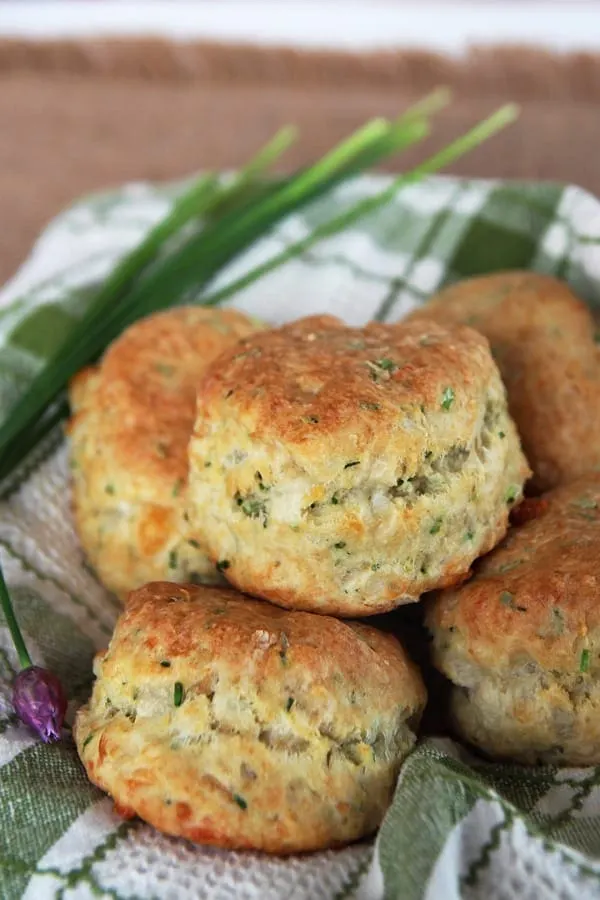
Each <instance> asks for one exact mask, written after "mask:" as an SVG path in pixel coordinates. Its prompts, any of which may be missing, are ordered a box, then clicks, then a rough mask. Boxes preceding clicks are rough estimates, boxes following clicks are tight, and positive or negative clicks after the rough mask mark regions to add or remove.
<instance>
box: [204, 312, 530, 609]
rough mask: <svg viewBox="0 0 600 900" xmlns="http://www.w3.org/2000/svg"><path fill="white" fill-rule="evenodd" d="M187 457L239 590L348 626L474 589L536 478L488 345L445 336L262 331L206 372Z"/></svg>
mask: <svg viewBox="0 0 600 900" xmlns="http://www.w3.org/2000/svg"><path fill="white" fill-rule="evenodd" d="M189 452H190V476H189V494H188V499H189V510H188V516H189V519H190V525H191V527H192V531H193V533H194V534H196V535H197V536H198V539H199V540H202V541H203V542H205V543H206V546H207V547H208V548H209V552H210V554H211V556H212V557H213V558H214V559H217V560H219V561H220V564H221V566H222V567H223V568H224V574H225V575H226V577H227V578H228V579H229V581H230V582H231V583H233V584H234V585H235V586H236V587H238V588H239V589H240V590H242V591H244V592H246V593H249V594H253V595H256V596H260V597H264V598H266V599H268V600H272V601H273V602H275V603H277V604H280V605H282V606H286V607H290V608H296V609H305V610H308V611H316V612H322V613H332V614H338V615H341V616H349V617H356V616H365V615H372V614H375V613H379V612H384V611H385V610H389V609H392V608H394V607H395V606H398V605H400V604H402V603H407V602H411V601H414V600H417V599H418V598H419V596H420V595H421V594H422V593H423V592H424V591H427V590H431V589H432V588H436V587H440V586H444V585H449V584H454V583H456V582H460V581H461V580H462V579H464V578H465V577H466V575H467V574H468V572H469V567H470V565H471V563H472V562H473V560H474V559H475V558H476V557H477V556H479V555H480V554H482V553H485V552H486V551H487V550H490V549H491V548H492V547H493V546H494V545H495V544H496V543H497V542H498V541H499V540H500V539H501V538H502V536H503V535H504V533H505V530H506V527H507V519H508V511H509V509H510V506H511V504H514V503H517V502H518V501H519V499H520V497H521V492H522V486H523V483H524V481H525V479H526V477H527V476H528V475H529V470H528V467H527V464H526V462H525V459H524V457H523V454H522V453H521V450H520V446H519V440H518V436H517V433H516V430H515V427H514V425H513V423H512V421H511V419H510V418H509V416H508V413H507V409H506V398H505V393H504V388H503V386H502V382H501V380H500V376H499V373H498V370H497V369H496V366H495V365H494V362H493V360H492V358H491V355H490V353H489V348H488V345H487V341H486V340H485V339H484V338H482V337H481V336H480V335H479V334H477V333H476V332H475V331H473V330H471V329H469V328H464V327H452V328H447V327H444V326H441V325H438V324H436V323H433V322H429V323H426V324H425V325H423V324H421V323H413V324H409V325H404V324H400V325H394V326H391V325H381V324H378V323H372V324H370V325H368V326H366V327H365V328H349V327H347V326H345V325H344V324H343V323H342V322H340V321H339V320H338V319H334V318H332V317H328V316H327V317H313V318H309V319H303V320H299V321H298V322H295V323H293V324H291V325H286V326H284V327H282V328H280V329H277V330H272V331H269V332H264V333H262V334H261V333H257V334H255V335H251V336H250V337H249V338H247V339H245V340H244V341H243V342H242V344H241V345H240V346H239V347H237V348H235V349H234V350H231V351H228V352H226V353H225V354H223V356H222V357H221V358H220V359H219V362H218V365H216V366H212V367H211V368H210V369H209V371H208V372H207V375H206V378H205V380H204V382H203V388H202V395H201V396H200V397H199V400H198V416H197V420H196V425H195V431H194V436H193V438H192V440H191V442H190V451H189Z"/></svg>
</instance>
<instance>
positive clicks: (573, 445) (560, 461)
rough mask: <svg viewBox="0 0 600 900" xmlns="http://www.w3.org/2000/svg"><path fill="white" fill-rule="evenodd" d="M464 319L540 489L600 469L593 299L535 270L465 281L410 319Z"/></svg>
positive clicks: (599, 363)
mask: <svg viewBox="0 0 600 900" xmlns="http://www.w3.org/2000/svg"><path fill="white" fill-rule="evenodd" d="M432 318H433V319H434V320H435V321H439V322H442V323H446V324H450V323H458V322H462V323H464V324H467V325H471V326H472V327H473V328H476V329H477V330H478V331H480V332H481V333H482V334H484V335H485V336H486V337H487V338H488V340H489V341H490V344H491V346H492V352H493V354H494V357H495V359H496V362H497V364H498V368H499V369H500V373H501V375H502V378H503V380H504V384H505V385H506V390H507V394H508V404H509V409H510V413H511V415H512V417H513V418H514V420H515V423H516V425H517V428H518V430H519V434H520V436H521V440H522V442H523V449H524V450H525V454H526V456H527V459H528V460H529V463H530V465H531V468H532V469H533V475H534V477H533V479H532V488H533V489H534V490H535V491H537V492H539V491H543V490H547V489H549V488H552V487H555V486H556V485H558V484H562V483H564V482H567V481H571V480H573V479H574V478H577V477H578V476H580V475H584V474H585V473H586V472H590V471H592V470H594V469H595V468H597V467H598V466H600V347H599V346H598V344H597V343H595V339H594V338H595V331H596V329H595V325H594V321H593V319H592V316H591V314H590V311H589V310H588V309H587V307H586V306H585V304H584V303H583V302H582V301H581V300H579V299H578V298H577V297H575V296H574V294H573V293H572V292H571V290H570V289H569V287H568V286H567V285H566V284H564V283H562V282H560V281H557V280H556V279H555V278H549V277H548V276H546V275H538V274H536V273H534V272H501V273H499V274H497V275H486V276H484V277H481V278H471V279H468V280H466V281H460V282H458V283H457V284H454V285H452V286H451V287H449V288H446V289H445V290H443V291H441V292H440V293H439V294H437V295H436V296H435V297H434V298H433V299H432V300H430V302H429V303H426V304H425V306H423V307H421V308H420V309H419V310H417V311H416V312H414V313H412V314H411V316H410V317H409V319H413V320H416V319H418V320H423V319H432Z"/></svg>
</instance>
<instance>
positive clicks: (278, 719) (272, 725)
mask: <svg viewBox="0 0 600 900" xmlns="http://www.w3.org/2000/svg"><path fill="white" fill-rule="evenodd" d="M95 672H96V679H97V680H96V683H95V686H94V689H93V693H92V697H91V700H90V702H89V704H88V705H87V706H86V707H84V708H83V709H81V710H80V711H79V713H78V715H77V721H76V725H75V739H76V742H77V748H78V751H79V754H80V756H81V759H82V761H83V763H84V766H85V768H86V770H87V773H88V775H89V777H90V779H91V780H92V781H93V782H94V783H95V784H97V785H98V786H99V787H101V788H103V789H104V790H106V791H108V792H109V793H110V794H111V795H112V796H113V798H114V799H115V802H116V804H117V807H118V808H119V809H120V811H121V812H122V813H123V814H125V815H134V814H137V815H139V816H140V817H141V818H143V819H145V820H146V821H147V822H150V823H151V824H152V825H154V826H156V827H157V828H160V829H161V830H163V831H166V832H168V833H169V834H174V835H180V836H182V837H186V838H189V839H191V840H194V841H198V842H200V843H206V844H216V845H218V846H221V847H233V848H254V849H257V850H265V851H267V852H270V853H292V852H297V851H304V850H316V849H320V848H325V847H330V846H336V845H339V844H343V843H346V842H349V841H354V840H357V839H358V838H360V837H362V836H364V835H367V834H369V833H371V832H372V831H374V830H375V829H376V828H377V826H378V825H379V823H380V821H381V819H382V817H383V815H384V813H385V811H386V808H387V806H388V804H389V802H390V799H391V795H392V791H393V789H394V785H395V781H396V777H397V774H398V769H399V766H400V763H401V761H402V759H403V758H404V757H405V756H406V754H407V753H408V751H409V750H410V749H411V747H412V746H413V744H414V741H415V730H416V727H417V725H418V722H419V718H420V715H421V712H422V711H423V708H424V706H425V701H426V695H425V688H424V687H423V683H422V681H421V678H420V676H419V673H418V671H417V669H416V668H415V667H414V665H413V664H412V663H411V662H410V661H409V660H408V658H407V657H406V655H405V653H404V651H403V650H402V648H401V646H400V644H399V643H398V642H397V641H396V640H395V639H394V638H393V637H391V636H389V635H386V634H383V633H382V632H379V631H376V630H375V629H373V628H368V627H366V626H364V625H361V624H356V623H345V622H340V621H337V620H335V619H331V618H327V617H323V616H314V615H310V614H307V613H297V612H294V613H292V612H287V611H284V610H281V609H278V608H277V607H274V606H270V605H269V604H268V603H262V602H261V601H257V600H250V599H248V598H243V597H240V596H239V595H238V594H236V593H234V592H233V591H229V590H223V589H218V588H207V587H204V588H202V587H195V586H193V585H185V586H183V587H179V586H177V585H173V584H166V583H158V584H150V585H147V586H146V587H144V588H142V589H141V590H139V591H136V592H134V593H132V594H131V595H130V598H129V602H128V603H127V606H126V609H125V612H124V613H123V615H122V616H121V619H120V620H119V622H118V624H117V627H116V630H115V633H114V635H113V638H112V641H111V643H110V646H109V648H108V650H107V651H106V652H105V653H103V654H100V655H99V656H98V657H97V659H96V665H95Z"/></svg>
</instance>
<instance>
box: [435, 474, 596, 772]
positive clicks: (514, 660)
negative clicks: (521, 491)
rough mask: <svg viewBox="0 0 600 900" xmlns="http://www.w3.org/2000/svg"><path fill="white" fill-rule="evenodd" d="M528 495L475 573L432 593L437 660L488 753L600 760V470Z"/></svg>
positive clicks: (462, 723) (529, 759)
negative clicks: (450, 587) (535, 495)
mask: <svg viewBox="0 0 600 900" xmlns="http://www.w3.org/2000/svg"><path fill="white" fill-rule="evenodd" d="M523 506H524V508H523V510H522V512H521V510H519V512H520V513H521V515H520V518H521V521H522V522H523V524H521V525H519V526H517V527H515V528H513V529H511V531H510V532H509V534H508V536H507V537H506V539H505V540H504V541H503V542H502V544H500V546H499V547H497V549H496V550H494V551H493V553H490V554H489V556H487V557H485V559H483V560H481V561H480V562H479V563H478V564H477V567H476V571H475V576H474V577H473V578H472V579H471V581H469V582H468V584H466V585H463V587H461V588H459V589H458V590H454V591H442V592H441V593H440V594H439V595H438V596H437V597H436V598H435V599H434V600H433V601H431V605H430V606H429V608H428V611H427V619H426V621H427V625H428V627H429V629H430V631H431V632H432V634H433V638H434V643H433V661H434V664H435V665H436V666H437V667H438V668H439V669H440V670H441V671H442V672H443V673H444V674H445V675H446V676H447V677H448V678H449V679H450V680H451V681H452V682H453V683H454V685H455V687H454V689H453V693H452V715H453V719H454V722H455V725H456V728H457V730H458V732H459V733H460V734H461V735H462V736H463V737H464V738H466V739H467V740H468V741H470V742H471V743H472V744H474V745H476V746H477V747H480V748H481V749H483V750H484V751H485V752H486V753H488V754H489V755H490V756H495V757H505V758H511V759H516V760H519V761H521V762H526V763H535V762H538V761H544V762H557V763H562V764H565V765H597V764H599V763H600V568H599V566H600V475H598V474H595V475H592V476H587V477H584V478H582V479H579V480H578V481H575V482H572V483H571V484H568V485H564V486H563V487H560V488H556V489H555V490H554V491H552V492H551V493H549V494H547V495H546V496H545V497H543V498H540V499H537V500H529V501H526V502H525V504H524V505H523ZM528 516H531V518H529V520H528Z"/></svg>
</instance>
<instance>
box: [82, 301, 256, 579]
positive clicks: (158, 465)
mask: <svg viewBox="0 0 600 900" xmlns="http://www.w3.org/2000/svg"><path fill="white" fill-rule="evenodd" d="M256 328H257V325H256V324H254V323H253V322H251V321H250V320H249V319H248V318H247V317H246V316H244V315H242V314H241V313H239V312H236V311H234V310H209V309H203V308H201V307H182V308H178V309H172V310H169V311H167V312H162V313H158V314H156V315H153V316H149V317H148V318H146V319H143V320H141V321H139V322H137V323H136V324H134V325H133V326H131V327H130V328H129V329H127V330H126V331H125V332H124V334H122V335H121V337H120V338H119V339H118V340H116V341H115V342H114V343H113V344H112V345H111V346H110V347H109V349H108V350H107V352H106V354H105V355H104V358H103V359H102V361H101V363H100V364H99V365H98V366H97V367H95V368H88V369H85V370H84V371H83V372H80V373H79V374H78V375H77V376H76V377H75V378H74V379H73V381H72V383H71V385H70V401H71V409H72V412H73V416H72V418H71V421H70V423H69V428H68V431H69V433H70V445H71V469H72V476H73V505H74V513H75V524H76V530H77V532H78V534H79V538H80V540H81V544H82V546H83V549H84V550H85V553H86V555H87V557H88V559H89V561H90V563H91V565H92V566H93V568H94V569H95V570H96V572H97V574H98V577H99V578H100V580H101V581H102V582H103V583H104V584H105V585H106V587H108V588H109V589H110V590H112V591H115V593H117V594H120V595H123V594H124V593H126V592H127V591H128V590H131V589H132V588H136V587H139V586H140V585H142V584H145V583H146V582H147V581H149V580H152V579H157V578H158V579H162V578H164V579H166V578H170V579H173V580H174V581H175V580H178V579H185V580H194V579H197V580H208V581H215V580H219V578H220V575H219V573H218V572H217V570H216V569H215V566H214V564H213V563H212V562H211V561H210V560H209V559H208V557H207V555H206V553H205V552H204V550H203V549H202V548H201V547H200V546H199V543H198V541H197V540H195V539H194V538H188V537H187V536H186V528H187V526H186V523H185V522H184V521H183V513H184V511H183V497H184V494H185V490H186V483H187V471H188V464H187V445H188V441H189V437H190V434H191V432H192V427H193V423H194V416H195V407H196V388H197V383H198V381H199V380H200V379H201V377H202V374H203V372H204V370H205V368H206V366H207V365H208V363H209V362H211V361H212V360H213V359H214V358H215V357H217V356H218V355H219V353H220V352H221V351H222V350H223V349H225V348H226V347H231V346H232V345H235V344H236V343H237V341H238V340H239V339H240V338H241V337H244V336H245V335H248V334H250V333H251V332H253V331H255V330H256Z"/></svg>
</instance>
